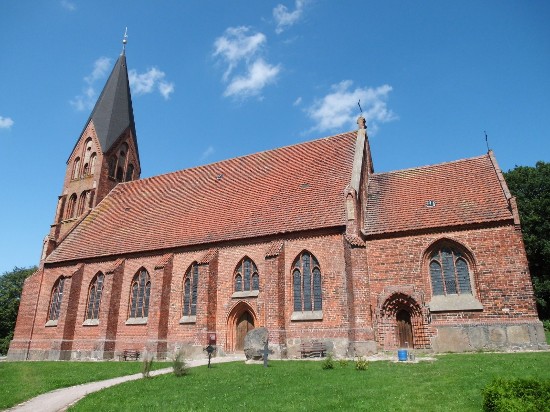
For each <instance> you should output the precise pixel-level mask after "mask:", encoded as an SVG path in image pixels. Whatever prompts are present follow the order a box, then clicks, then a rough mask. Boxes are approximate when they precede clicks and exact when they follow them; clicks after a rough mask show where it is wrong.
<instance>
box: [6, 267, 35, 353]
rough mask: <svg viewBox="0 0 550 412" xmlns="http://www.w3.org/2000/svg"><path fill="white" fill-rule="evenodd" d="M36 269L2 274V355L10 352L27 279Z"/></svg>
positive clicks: (14, 269)
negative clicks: (24, 283)
mask: <svg viewBox="0 0 550 412" xmlns="http://www.w3.org/2000/svg"><path fill="white" fill-rule="evenodd" d="M35 271H36V266H35V267H30V268H18V267H15V268H13V270H12V271H11V272H4V274H3V275H2V276H0V355H5V354H6V353H7V352H8V348H9V346H10V341H11V340H12V338H13V331H14V329H15V321H16V320H17V311H18V309H19V301H20V299H21V291H22V290H23V282H25V279H26V278H27V277H29V276H30V275H32V274H33V273H34V272H35Z"/></svg>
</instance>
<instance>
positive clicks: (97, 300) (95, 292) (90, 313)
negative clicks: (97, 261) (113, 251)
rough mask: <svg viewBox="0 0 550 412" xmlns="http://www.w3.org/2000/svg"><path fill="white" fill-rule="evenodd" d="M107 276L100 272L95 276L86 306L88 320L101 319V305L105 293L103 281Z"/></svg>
mask: <svg viewBox="0 0 550 412" xmlns="http://www.w3.org/2000/svg"><path fill="white" fill-rule="evenodd" d="M104 279H105V275H103V273H101V272H99V273H98V274H97V275H95V276H94V278H93V279H92V282H91V283H90V289H89V291H88V304H87V305H86V319H99V305H100V304H101V295H102V293H103V280H104Z"/></svg>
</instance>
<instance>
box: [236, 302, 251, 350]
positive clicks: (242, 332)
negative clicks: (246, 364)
mask: <svg viewBox="0 0 550 412" xmlns="http://www.w3.org/2000/svg"><path fill="white" fill-rule="evenodd" d="M252 329H254V319H253V318H252V315H251V314H250V312H248V311H245V312H244V313H243V314H242V315H241V316H240V317H239V319H238V320H237V333H236V339H235V350H243V349H244V337H245V336H246V334H247V333H248V331H250V330H252Z"/></svg>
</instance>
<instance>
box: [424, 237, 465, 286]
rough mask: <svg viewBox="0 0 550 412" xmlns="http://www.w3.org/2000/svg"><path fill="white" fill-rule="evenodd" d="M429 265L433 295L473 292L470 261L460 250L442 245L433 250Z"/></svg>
mask: <svg viewBox="0 0 550 412" xmlns="http://www.w3.org/2000/svg"><path fill="white" fill-rule="evenodd" d="M429 266H430V278H431V281H432V293H433V295H457V294H470V295H471V294H472V284H471V283H470V270H469V268H468V262H467V261H466V259H465V257H464V256H463V255H462V253H461V252H460V251H459V250H457V249H454V248H450V247H442V248H440V249H437V250H435V251H433V252H432V253H431V255H430V263H429Z"/></svg>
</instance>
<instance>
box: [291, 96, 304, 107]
mask: <svg viewBox="0 0 550 412" xmlns="http://www.w3.org/2000/svg"><path fill="white" fill-rule="evenodd" d="M301 103H302V97H301V96H300V97H298V98H297V99H296V100H294V103H292V105H293V106H299V105H300V104H301Z"/></svg>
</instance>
